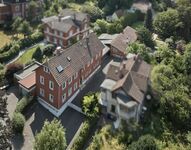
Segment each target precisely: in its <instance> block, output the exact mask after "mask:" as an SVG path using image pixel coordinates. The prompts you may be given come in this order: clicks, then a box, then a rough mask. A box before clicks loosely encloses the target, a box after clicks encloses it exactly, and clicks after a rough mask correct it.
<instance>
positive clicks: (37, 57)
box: [32, 46, 43, 61]
mask: <svg viewBox="0 0 191 150" xmlns="http://www.w3.org/2000/svg"><path fill="white" fill-rule="evenodd" d="M32 58H34V59H35V60H37V61H41V60H42V58H43V53H42V50H41V49H40V47H39V46H38V47H37V48H36V51H35V52H34V53H33V55H32Z"/></svg>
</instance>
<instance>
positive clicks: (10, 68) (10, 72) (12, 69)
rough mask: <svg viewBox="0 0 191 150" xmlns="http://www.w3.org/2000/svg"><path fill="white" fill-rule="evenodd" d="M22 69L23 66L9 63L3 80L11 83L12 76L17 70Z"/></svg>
mask: <svg viewBox="0 0 191 150" xmlns="http://www.w3.org/2000/svg"><path fill="white" fill-rule="evenodd" d="M22 69H23V65H22V64H19V63H11V64H9V65H7V67H6V71H5V78H6V79H7V81H9V82H13V75H14V73H16V72H17V71H19V70H22Z"/></svg>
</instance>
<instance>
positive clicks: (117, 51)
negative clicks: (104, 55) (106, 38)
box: [111, 26, 137, 58]
mask: <svg viewBox="0 0 191 150" xmlns="http://www.w3.org/2000/svg"><path fill="white" fill-rule="evenodd" d="M136 40H137V31H136V30H135V29H133V28H131V27H129V26H127V27H126V28H125V29H124V30H123V32H122V33H120V34H119V35H118V36H117V37H116V38H115V39H113V40H112V42H111V55H112V56H115V57H119V58H124V57H126V55H127V52H126V49H127V46H128V44H130V43H133V42H135V41H136Z"/></svg>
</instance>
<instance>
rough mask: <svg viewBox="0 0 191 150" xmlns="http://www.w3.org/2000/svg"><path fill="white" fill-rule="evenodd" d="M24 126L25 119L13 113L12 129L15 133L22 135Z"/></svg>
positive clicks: (19, 114)
mask: <svg viewBox="0 0 191 150" xmlns="http://www.w3.org/2000/svg"><path fill="white" fill-rule="evenodd" d="M24 126H25V117H24V116H23V115H22V114H21V113H14V114H13V118H12V127H13V130H14V131H15V132H16V133H22V132H23V129H24Z"/></svg>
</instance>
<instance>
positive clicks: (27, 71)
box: [14, 62, 40, 95]
mask: <svg viewBox="0 0 191 150" xmlns="http://www.w3.org/2000/svg"><path fill="white" fill-rule="evenodd" d="M39 66H40V64H39V63H38V62H34V63H32V64H30V65H28V66H26V67H25V68H24V69H23V70H21V71H18V72H16V73H15V74H14V78H15V83H18V85H19V91H20V93H21V94H22V95H27V94H32V95H35V87H36V75H35V70H36V69H37V68H38V67H39Z"/></svg>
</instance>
